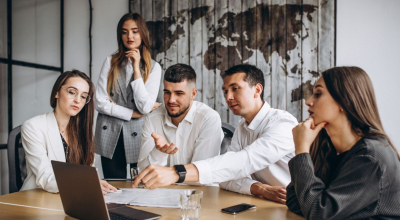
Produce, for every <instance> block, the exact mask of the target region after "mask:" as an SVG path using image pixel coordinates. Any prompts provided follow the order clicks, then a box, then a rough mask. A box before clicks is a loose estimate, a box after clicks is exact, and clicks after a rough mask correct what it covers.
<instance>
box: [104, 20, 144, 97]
mask: <svg viewBox="0 0 400 220" xmlns="http://www.w3.org/2000/svg"><path fill="white" fill-rule="evenodd" d="M128 20H134V21H135V22H136V25H137V26H138V29H139V34H140V37H141V38H142V44H141V45H140V56H141V61H140V62H141V63H142V66H144V69H143V70H144V74H143V76H142V78H143V81H144V82H146V81H147V79H148V78H149V75H150V70H151V55H150V37H149V31H148V29H147V25H146V22H145V21H144V19H143V18H142V16H140V15H139V14H138V13H134V14H132V13H128V14H125V15H124V16H122V18H121V19H120V20H119V22H118V26H117V40H118V50H117V51H116V52H115V53H114V54H113V55H112V57H111V67H110V72H109V73H108V78H107V92H108V96H109V98H110V100H112V97H111V96H110V93H111V92H112V91H113V90H114V89H115V87H116V85H117V79H118V74H119V70H120V68H121V65H122V63H123V62H124V61H125V59H126V58H125V52H126V51H127V49H126V47H125V45H124V42H123V41H122V26H123V25H124V23H125V21H128Z"/></svg>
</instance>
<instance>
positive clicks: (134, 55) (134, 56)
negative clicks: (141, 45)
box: [125, 49, 141, 69]
mask: <svg viewBox="0 0 400 220" xmlns="http://www.w3.org/2000/svg"><path fill="white" fill-rule="evenodd" d="M125 57H127V58H129V59H131V61H132V65H133V69H136V68H138V69H139V64H140V58H141V57H140V50H139V49H133V50H128V51H126V52H125Z"/></svg>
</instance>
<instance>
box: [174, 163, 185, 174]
mask: <svg viewBox="0 0 400 220" xmlns="http://www.w3.org/2000/svg"><path fill="white" fill-rule="evenodd" d="M174 167H175V170H176V171H177V172H178V173H186V169H185V166H183V165H175V166H174Z"/></svg>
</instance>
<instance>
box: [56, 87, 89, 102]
mask: <svg viewBox="0 0 400 220" xmlns="http://www.w3.org/2000/svg"><path fill="white" fill-rule="evenodd" d="M60 89H63V90H65V91H67V96H68V98H69V99H75V98H76V97H77V96H78V93H76V94H75V95H72V94H70V93H69V92H68V89H74V90H75V91H79V90H78V89H76V88H71V87H68V88H63V87H62V86H61V87H60ZM83 93H86V94H87V98H88V100H87V101H86V102H85V105H86V104H88V103H89V102H90V100H92V98H91V97H90V95H89V93H87V92H82V93H81V95H82V94H83ZM71 95H72V96H73V97H71ZM81 99H83V98H82V97H81Z"/></svg>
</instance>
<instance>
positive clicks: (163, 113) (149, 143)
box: [138, 64, 223, 170]
mask: <svg viewBox="0 0 400 220" xmlns="http://www.w3.org/2000/svg"><path fill="white" fill-rule="evenodd" d="M196 94H197V89H196V73H195V71H194V70H193V68H192V67H191V66H189V65H186V64H175V65H173V66H171V67H169V68H168V69H167V70H166V72H165V74H164V104H165V108H164V107H160V108H158V109H157V110H155V111H154V112H152V113H150V114H149V115H147V116H146V118H145V122H144V125H143V133H142V144H141V148H140V153H139V162H138V166H139V169H142V170H143V169H144V168H146V167H147V166H148V165H151V164H156V165H161V166H174V165H176V164H187V163H192V162H195V161H198V160H204V159H207V158H211V157H214V156H217V155H219V151H220V146H221V142H222V139H223V132H222V129H221V118H220V116H219V114H218V113H217V112H216V111H215V110H213V109H212V108H210V107H208V106H207V105H206V104H203V103H201V102H197V101H194V98H195V97H196Z"/></svg>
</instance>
